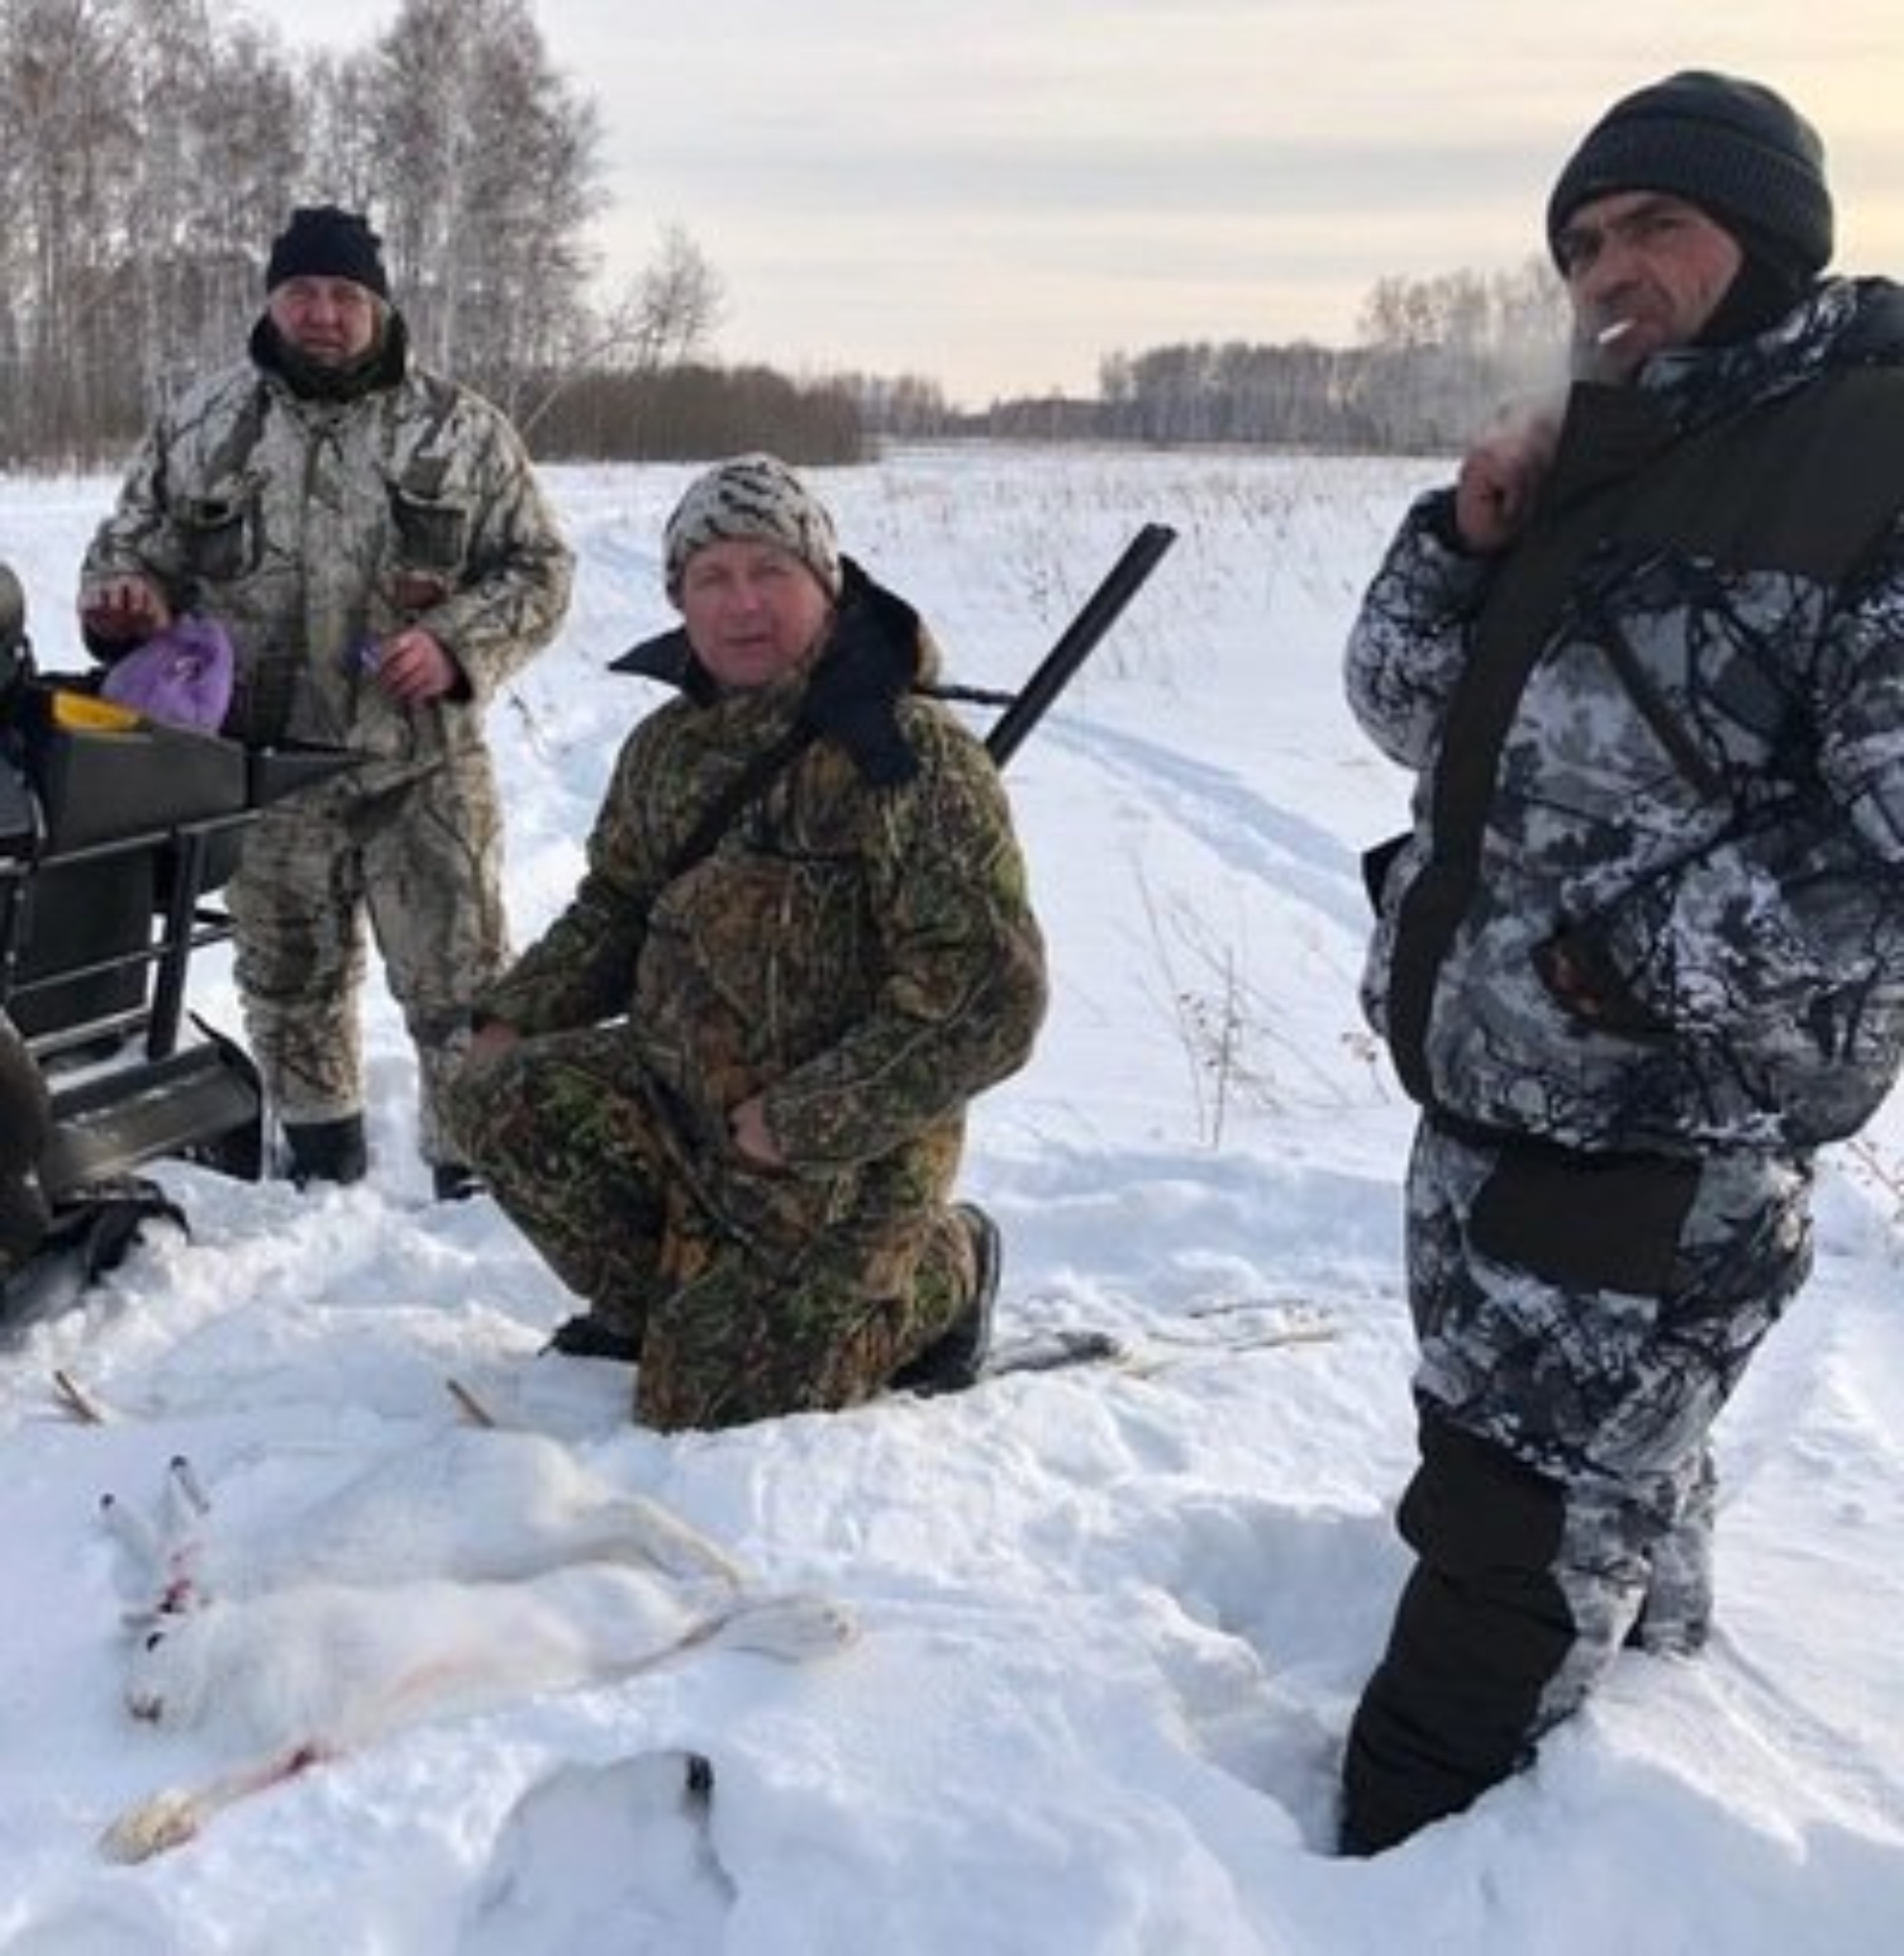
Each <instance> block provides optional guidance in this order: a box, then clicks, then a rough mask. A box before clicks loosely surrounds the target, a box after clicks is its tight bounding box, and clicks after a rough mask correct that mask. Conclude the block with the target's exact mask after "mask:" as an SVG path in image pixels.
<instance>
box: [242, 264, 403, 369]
mask: <svg viewBox="0 0 1904 1956" xmlns="http://www.w3.org/2000/svg"><path fill="white" fill-rule="evenodd" d="M265 309H266V311H267V312H268V313H269V314H270V316H271V323H272V324H273V325H274V326H276V327H277V328H278V332H279V336H280V337H281V338H282V339H284V340H285V341H286V342H287V343H288V344H290V345H292V346H295V347H296V348H297V351H298V352H299V353H301V354H302V355H303V356H304V358H305V359H306V360H309V361H310V362H311V363H312V364H313V365H315V366H319V367H348V366H350V365H351V364H352V363H353V362H354V361H357V360H361V359H362V358H363V357H364V355H365V354H366V353H368V352H369V351H370V349H371V347H372V345H374V344H375V342H376V338H377V325H378V321H379V319H380V317H381V316H382V312H383V302H382V301H381V300H380V299H379V298H378V297H377V295H376V294H375V293H374V292H372V291H371V290H370V288H369V287H368V286H360V285H359V284H358V283H357V282H356V280H354V279H316V278H308V279H307V278H296V279H284V280H281V281H280V282H279V284H277V285H275V286H273V287H272V289H271V293H270V296H269V297H268V298H267V300H266V302H265Z"/></svg>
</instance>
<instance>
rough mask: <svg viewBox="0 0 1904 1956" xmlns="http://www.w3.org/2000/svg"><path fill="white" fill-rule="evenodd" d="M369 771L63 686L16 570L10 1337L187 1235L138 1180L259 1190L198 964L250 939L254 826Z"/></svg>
mask: <svg viewBox="0 0 1904 1956" xmlns="http://www.w3.org/2000/svg"><path fill="white" fill-rule="evenodd" d="M348 765H350V757H349V756H347V755H344V754H342V753H340V752H339V751H338V750H334V749H288V750H276V749H249V748H246V747H245V746H243V745H241V744H240V743H238V742H236V741H232V740H226V739H224V738H221V737H220V736H218V735H216V734H207V733H198V732H192V731H188V730H185V729H183V728H179V727H174V726H168V725H164V724H160V723H158V722H155V721H153V720H150V719H147V718H145V717H143V716H141V715H139V714H137V713H134V712H131V711H128V710H127V709H125V708H123V707H120V706H117V705H114V704H112V703H111V702H109V701H107V700H105V699H103V698H101V697H100V696H99V694H98V691H97V687H96V683H95V680H94V678H93V677H92V676H91V675H87V674H81V675H61V674H47V675H44V676H43V675H41V674H40V673H39V672H37V671H36V670H35V665H34V660H33V654H32V647H31V644H30V642H29V640H28V635H27V619H26V603H25V597H24V594H23V592H22V590H21V586H20V582H19V579H18V578H17V577H16V576H15V574H14V573H13V571H12V570H11V569H10V568H8V567H7V566H6V565H4V564H0V1326H4V1325H6V1324H7V1323H8V1322H9V1321H10V1320H12V1319H13V1318H15V1317H16V1316H17V1315H19V1314H20V1313H21V1312H22V1311H23V1310H24V1309H25V1301H24V1300H25V1299H26V1298H27V1297H28V1296H29V1294H30V1292H31V1290H32V1286H33V1280H34V1276H35V1273H36V1271H37V1270H39V1269H40V1267H41V1266H43V1265H44V1264H46V1263H48V1262H49V1261H50V1260H53V1259H56V1258H61V1257H64V1258H66V1259H67V1260H68V1261H70V1259H71V1257H72V1256H73V1255H74V1254H76V1256H77V1259H78V1262H79V1265H80V1271H79V1276H80V1280H81V1282H82V1283H83V1282H84V1281H87V1280H89V1279H90V1278H91V1277H93V1276H95V1275H97V1274H98V1272H99V1271H100V1270H102V1269H105V1268H109V1267H110V1265H111V1264H112V1263H113V1262H115V1261H116V1260H117V1258H118V1256H119V1255H121V1254H123V1252H124V1249H125V1247H126V1245H127V1244H128V1242H129V1241H130V1240H131V1238H132V1236H133V1234H134V1233H135V1232H136V1230H137V1227H138V1224H139V1222H140V1220H141V1219H142V1218H144V1217H146V1216H150V1215H153V1214H159V1213H164V1214H169V1215H172V1216H173V1217H174V1218H175V1219H177V1220H179V1221H180V1222H182V1221H183V1218H182V1215H181V1214H180V1213H179V1210H178V1208H177V1206H176V1205H175V1204H174V1203H172V1202H171V1201H170V1200H168V1199H167V1197H166V1196H165V1195H164V1193H163V1192H162V1191H161V1190H160V1189H159V1188H158V1186H157V1184H155V1183H154V1182H152V1181H151V1180H150V1179H148V1178H147V1177H145V1176H143V1175H141V1174H140V1173H139V1172H138V1170H139V1169H140V1168H141V1167H143V1166H144V1165H146V1164H147V1163H150V1162H153V1161H159V1160H162V1159H165V1158H173V1159H178V1160H185V1161H196V1162H200V1163H202V1164H204V1165H206V1166H208V1167H211V1168H214V1169H218V1170H222V1171H224V1172H226V1173H230V1174H234V1175H239V1176H243V1177H246V1178H250V1179H255V1178H256V1177H257V1176H258V1175H259V1174H260V1173H261V1172H262V1171H263V1166H264V1159H265V1109H264V1104H263V1093H262V1089H261V1087H260V1083H259V1077H258V1072H257V1069H256V1067H255V1066H254V1065H253V1064H252V1061H251V1059H250V1057H249V1056H248V1055H247V1054H246V1052H245V1051H244V1049H243V1047H242V1046H241V1045H240V1044H239V1043H238V1042H237V1040H236V1039H232V1038H230V1037H228V1036H226V1035H224V1034H221V1033H218V1032H216V1031H214V1030H213V1029H211V1028H209V1027H207V1026H205V1025H203V1024H201V1023H200V1022H198V1021H197V1020H196V1019H194V1018H193V1017H192V1016H191V1015H190V1013H189V1011H188V1004H187V990H188V981H189V976H190V968H191V961H192V958H193V956H194V955H195V954H196V953H197V952H199V951H201V950H203V949H204V948H206V947H207V946H209V945H213V944H217V943H220V942H222V941H224V940H225V939H227V938H228V937H229V936H230V935H231V924H230V921H229V918H228V917H226V916H225V915H224V913H223V912H222V910H220V909H219V908H218V907H217V906H216V904H215V902H214V901H213V899H214V898H215V893H216V891H217V890H218V888H219V886H220V885H221V884H222V883H223V882H224V881H225V880H226V879H227V878H228V877H229V875H230V873H231V871H232V869H233V867H234V866H235V862H236V855H237V848H238V843H239V840H240V838H241V833H242V831H243V829H244V827H245V825H246V824H247V823H248V822H249V821H251V820H252V819H253V817H254V816H255V814H256V812H257V811H258V810H259V809H260V808H262V807H264V806H265V805H266V804H267V803H269V802H270V801H272V800H274V799H276V798H277V797H278V796H279V795H284V794H287V793H289V792H290V791H292V790H293V789H296V788H298V787H302V786H304V785H305V784H307V783H309V782H311V781H313V780H318V779H322V778H323V777H324V776H325V775H328V774H330V773H333V772H335V771H336V770H337V769H338V768H339V767H344V766H348Z"/></svg>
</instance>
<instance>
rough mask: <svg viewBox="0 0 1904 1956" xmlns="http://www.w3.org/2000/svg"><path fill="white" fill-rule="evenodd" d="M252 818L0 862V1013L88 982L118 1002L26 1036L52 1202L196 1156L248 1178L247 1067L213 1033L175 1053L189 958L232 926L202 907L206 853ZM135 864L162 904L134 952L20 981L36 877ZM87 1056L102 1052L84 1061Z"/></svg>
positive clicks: (253, 1124) (254, 1138) (254, 1141)
mask: <svg viewBox="0 0 1904 1956" xmlns="http://www.w3.org/2000/svg"><path fill="white" fill-rule="evenodd" d="M251 818H252V811H251V810H250V809H249V808H246V809H240V810H236V811H233V812H231V813H227V814H220V815H215V816H209V817H206V818H203V819H199V820H193V821H190V822H183V823H178V824H174V825H170V826H167V827H163V828H153V829H147V830H141V831H138V832H135V833H133V834H129V835H124V836H118V837H114V838H113V839H112V840H110V841H107V842H99V843H94V844H91V845H89V846H87V847H84V848H80V849H76V850H70V851H62V852H53V853H47V854H42V855H38V856H30V857H25V858H20V859H16V860H11V861H6V860H0V1007H6V1008H10V1009H11V1008H24V1007H27V1006H29V1005H30V1004H31V1002H33V1001H35V1000H42V1001H47V1002H49V1003H54V1002H59V1001H62V1000H64V999H67V998H71V997H73V996H75V995H83V993H84V990H85V988H86V987H88V986H89V985H93V986H96V985H98V984H99V983H101V982H104V983H105V985H106V986H107V987H108V989H109V990H113V991H115V992H116V993H118V994H120V995H123V996H125V997H127V1000H128V1002H126V1003H121V1004H110V1003H109V1004H107V1005H106V1006H105V1007H104V1008H102V1009H100V1010H96V1011H90V1012H82V1013H80V1014H79V1015H77V1016H62V1017H60V1021H59V1023H58V1024H55V1025H52V1026H50V1027H48V1028H47V1029H46V1030H44V1031H41V1032H37V1033H29V1034H28V1035H27V1039H26V1043H27V1049H28V1051H29V1052H31V1053H32V1055H33V1056H34V1058H35V1059H36V1060H37V1061H39V1063H40V1066H41V1071H42V1072H43V1074H44V1075H45V1076H46V1079H47V1085H48V1090H49V1093H50V1095H51V1098H52V1102H53V1119H54V1127H53V1134H52V1136H51V1138H50V1139H49V1142H48V1145H47V1149H46V1152H45V1154H44V1155H43V1157H42V1159H41V1162H40V1177H41V1181H42V1183H43V1185H44V1186H45V1188H46V1191H47V1195H48V1197H49V1199H50V1200H51V1201H52V1202H53V1203H55V1204H56V1206H57V1205H58V1204H59V1203H60V1202H61V1201H62V1200H65V1199H67V1198H69V1197H70V1196H72V1195H73V1194H75V1193H76V1192H78V1191H79V1190H81V1189H83V1188H85V1187H87V1186H90V1185H94V1184H97V1183H99V1182H101V1181H103V1180H106V1179H109V1178H110V1177H112V1176H114V1175H119V1174H123V1173H125V1172H127V1171H128V1170H130V1169H132V1168H135V1167H137V1166H138V1165H139V1164H140V1163H142V1162H146V1161H156V1160H158V1159H160V1158H161V1157H165V1156H180V1155H184V1156H191V1155H201V1156H202V1158H203V1159H205V1160H206V1161H209V1162H210V1163H211V1164H212V1165H216V1166H225V1167H229V1168H232V1169H235V1170H237V1171H239V1172H255V1163H256V1161H257V1156H258V1150H259V1145H260V1143H259V1130H260V1124H261V1120H262V1111H263V1110H262V1095H261V1092H260V1088H259V1084H258V1076H257V1072H256V1070H255V1068H254V1067H253V1066H252V1064H251V1062H250V1060H249V1058H248V1057H247V1056H246V1055H245V1053H244V1052H243V1051H242V1050H241V1049H240V1048H239V1047H238V1046H237V1045H236V1044H234V1043H233V1042H232V1041H230V1040H227V1039H220V1038H217V1037H215V1036H209V1035H208V1036H206V1037H205V1038H204V1039H202V1040H201V1041H194V1042H193V1043H192V1044H190V1045H182V1044H181V1035H182V1033H183V1031H184V1026H185V987H186V977H187V972H188V969H189V966H190V962H191V958H192V956H193V954H194V953H195V952H197V951H198V950H201V949H203V948H205V947H206V946H209V945H212V944H216V943H221V942H223V941H224V940H225V939H227V938H229V937H230V935H231V929H232V926H231V923H230V920H229V918H228V917H226V916H225V915H224V914H223V912H222V911H219V910H215V909H212V908H210V907H208V906H207V905H206V904H205V902H204V888H205V882H206V870H207V865H208V860H209V857H210V852H211V849H212V847H213V845H214V843H215V842H216V840H217V838H219V837H220V836H223V835H225V834H229V833H235V832H236V831H237V830H238V829H240V828H242V827H243V826H244V825H245V824H246V823H247V822H249V821H250V820H251ZM142 858H143V859H145V860H146V861H147V862H149V863H151V864H153V865H155V866H156V865H158V864H160V863H163V865H164V871H165V874H164V879H163V882H164V900H163V902H162V903H161V904H159V906H158V907H157V908H156V909H155V910H154V912H153V914H152V915H153V923H154V925H155V927H153V928H151V929H149V930H148V931H147V932H146V933H144V936H143V940H142V941H141V942H140V943H139V944H138V945H137V946H136V947H132V948H126V949H121V950H115V951H113V952H112V953H110V954H108V955H105V956H101V957H94V958H88V959H85V960H84V961H81V962H77V963H74V964H70V965H65V966H62V967H60V968H59V969H53V970H41V971H37V972H35V973H34V974H33V975H32V976H24V975H23V969H22V965H23V959H22V951H23V947H24V945H25V944H26V943H27V942H28V940H29V939H30V936H31V932H32V923H33V914H34V906H35V904H36V903H37V902H40V901H43V899H44V892H43V891H42V889H41V888H40V886H41V885H42V884H43V883H44V881H45V879H46V877H47V875H48V873H49V872H51V871H55V870H60V871H67V870H72V869H79V868H82V867H83V866H86V865H101V866H106V865H111V864H114V863H119V862H132V863H134V864H137V863H138V861H139V859H142ZM31 1023H32V1022H31V1019H30V1020H29V1024H31ZM92 1054H101V1055H103V1056H101V1057H98V1058H96V1059H90V1060H89V1058H88V1055H92Z"/></svg>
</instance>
